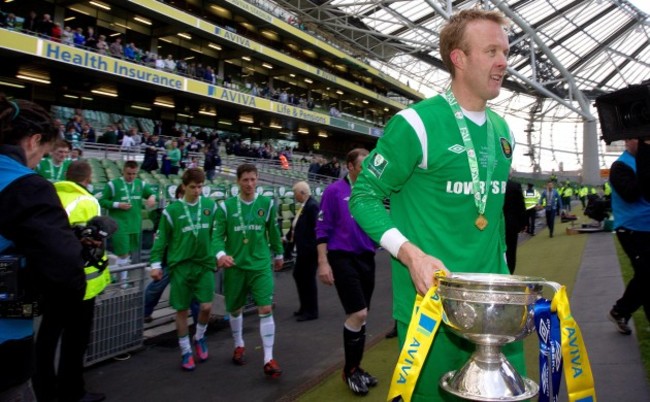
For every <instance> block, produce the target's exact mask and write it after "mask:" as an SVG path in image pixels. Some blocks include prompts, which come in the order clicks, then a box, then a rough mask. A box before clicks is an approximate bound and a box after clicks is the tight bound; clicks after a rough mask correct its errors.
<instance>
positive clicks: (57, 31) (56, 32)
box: [51, 22, 62, 42]
mask: <svg viewBox="0 0 650 402" xmlns="http://www.w3.org/2000/svg"><path fill="white" fill-rule="evenodd" d="M61 34H62V30H61V24H59V23H58V22H55V23H54V24H52V35H51V36H52V41H54V42H61Z"/></svg>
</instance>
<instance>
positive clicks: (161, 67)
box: [155, 55, 165, 70]
mask: <svg viewBox="0 0 650 402" xmlns="http://www.w3.org/2000/svg"><path fill="white" fill-rule="evenodd" d="M155 67H156V68H157V69H158V70H164V69H165V60H163V58H162V56H161V55H158V56H157V57H156V65H155Z"/></svg>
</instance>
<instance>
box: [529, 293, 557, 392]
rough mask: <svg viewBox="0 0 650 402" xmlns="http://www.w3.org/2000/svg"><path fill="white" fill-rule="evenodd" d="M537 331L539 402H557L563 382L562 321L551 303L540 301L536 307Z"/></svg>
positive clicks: (545, 300)
mask: <svg viewBox="0 0 650 402" xmlns="http://www.w3.org/2000/svg"><path fill="white" fill-rule="evenodd" d="M534 312H535V330H536V331H537V336H538V337H539V384H540V390H539V400H538V401H539V402H557V401H558V395H559V393H560V383H561V381H562V363H563V360H562V354H561V346H560V338H561V332H560V320H559V319H558V317H557V313H554V312H551V302H550V301H549V300H547V299H539V300H538V301H537V303H535V306H534Z"/></svg>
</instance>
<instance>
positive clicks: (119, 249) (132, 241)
mask: <svg viewBox="0 0 650 402" xmlns="http://www.w3.org/2000/svg"><path fill="white" fill-rule="evenodd" d="M111 243H112V244H113V253H115V255H117V256H121V255H127V254H131V253H132V252H134V251H138V250H139V249H140V235H139V234H137V233H132V234H129V233H120V232H119V230H118V231H117V233H115V234H114V235H113V237H111Z"/></svg>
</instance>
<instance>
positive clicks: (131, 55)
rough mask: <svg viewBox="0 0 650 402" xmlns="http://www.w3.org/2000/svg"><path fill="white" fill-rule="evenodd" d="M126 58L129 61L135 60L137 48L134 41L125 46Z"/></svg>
mask: <svg viewBox="0 0 650 402" xmlns="http://www.w3.org/2000/svg"><path fill="white" fill-rule="evenodd" d="M124 58H125V59H127V60H129V61H134V60H135V49H134V46H133V43H127V44H126V45H125V46H124Z"/></svg>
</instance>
